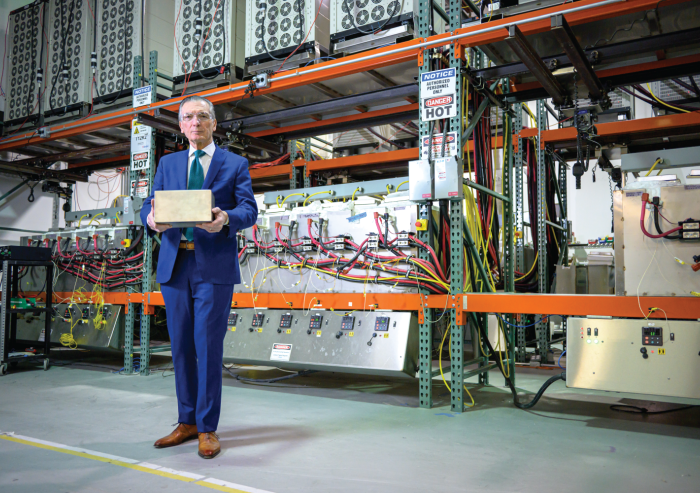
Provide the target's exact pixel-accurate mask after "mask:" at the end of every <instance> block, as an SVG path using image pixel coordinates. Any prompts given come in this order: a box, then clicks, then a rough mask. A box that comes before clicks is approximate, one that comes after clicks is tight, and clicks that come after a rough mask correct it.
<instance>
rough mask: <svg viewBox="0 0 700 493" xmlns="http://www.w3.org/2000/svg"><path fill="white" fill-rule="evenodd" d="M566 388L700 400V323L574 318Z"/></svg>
mask: <svg viewBox="0 0 700 493" xmlns="http://www.w3.org/2000/svg"><path fill="white" fill-rule="evenodd" d="M566 333H567V350H566V355H567V357H566V386H567V387H575V388H580V389H594V390H609V391H614V392H632V393H638V394H652V395H659V396H667V397H682V398H691V399H700V356H698V350H699V349H698V348H700V322H697V321H676V320H669V321H666V320H664V319H662V320H658V319H657V320H632V319H611V320H606V319H595V318H569V320H568V323H567V329H566Z"/></svg>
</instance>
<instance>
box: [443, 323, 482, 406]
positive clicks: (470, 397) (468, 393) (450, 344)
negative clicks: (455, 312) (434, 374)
mask: <svg viewBox="0 0 700 493" xmlns="http://www.w3.org/2000/svg"><path fill="white" fill-rule="evenodd" d="M448 332H449V334H450V342H449V349H450V352H451V351H452V331H451V330H450V328H449V327H448V328H447V329H446V330H445V335H443V336H442V341H441V342H440V349H439V352H438V365H439V366H440V376H441V377H442V382H443V383H444V384H445V387H447V390H448V391H449V392H452V389H451V388H450V385H449V384H448V383H447V380H445V374H444V373H443V371H442V346H443V345H444V344H445V339H446V338H447V334H448ZM464 390H465V392H466V393H467V395H468V396H469V399H471V401H472V403H471V405H468V404H465V406H467V407H474V405H475V403H474V397H472V394H471V393H470V392H469V389H467V386H466V385H464Z"/></svg>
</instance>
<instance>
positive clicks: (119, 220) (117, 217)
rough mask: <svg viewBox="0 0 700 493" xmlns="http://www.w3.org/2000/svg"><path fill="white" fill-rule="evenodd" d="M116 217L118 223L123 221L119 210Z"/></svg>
mask: <svg viewBox="0 0 700 493" xmlns="http://www.w3.org/2000/svg"><path fill="white" fill-rule="evenodd" d="M115 217H116V219H117V222H118V223H121V222H122V220H121V219H119V211H117V213H116V215H115Z"/></svg>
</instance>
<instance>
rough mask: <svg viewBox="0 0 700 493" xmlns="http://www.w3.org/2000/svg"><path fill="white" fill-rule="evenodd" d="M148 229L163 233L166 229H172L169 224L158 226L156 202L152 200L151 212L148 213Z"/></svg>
mask: <svg viewBox="0 0 700 493" xmlns="http://www.w3.org/2000/svg"><path fill="white" fill-rule="evenodd" d="M148 227H149V228H151V229H152V230H154V231H158V232H159V233H162V232H163V231H165V230H166V229H170V225H169V224H165V223H163V224H158V223H156V200H155V199H152V200H151V212H149V213H148Z"/></svg>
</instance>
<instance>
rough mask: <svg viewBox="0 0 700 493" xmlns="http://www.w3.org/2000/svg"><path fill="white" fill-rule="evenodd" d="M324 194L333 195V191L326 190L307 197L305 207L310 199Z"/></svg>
mask: <svg viewBox="0 0 700 493" xmlns="http://www.w3.org/2000/svg"><path fill="white" fill-rule="evenodd" d="M322 193H330V194H332V193H333V190H326V191H325V192H316V193H312V194H311V195H309V196H308V197H306V200H305V201H304V205H306V203H307V202H308V201H309V199H310V198H311V197H313V196H315V195H321V194H322Z"/></svg>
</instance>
